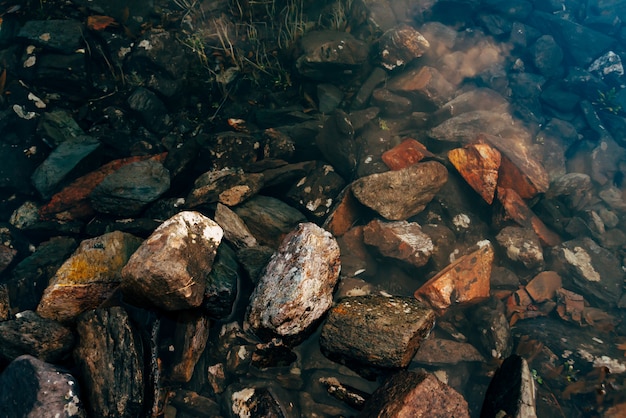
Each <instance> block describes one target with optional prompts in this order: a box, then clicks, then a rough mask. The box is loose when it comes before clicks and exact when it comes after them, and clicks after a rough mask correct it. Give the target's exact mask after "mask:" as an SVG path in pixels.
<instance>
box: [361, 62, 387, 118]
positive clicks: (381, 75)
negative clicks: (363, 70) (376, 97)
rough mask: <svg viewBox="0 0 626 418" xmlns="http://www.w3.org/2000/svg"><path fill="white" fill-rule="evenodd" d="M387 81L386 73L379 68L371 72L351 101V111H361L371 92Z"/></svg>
mask: <svg viewBox="0 0 626 418" xmlns="http://www.w3.org/2000/svg"><path fill="white" fill-rule="evenodd" d="M386 79H387V72H386V71H385V70H383V69H382V68H380V67H376V68H374V69H373V70H372V72H371V73H370V75H369V76H368V77H367V79H366V80H365V82H363V84H361V87H360V88H359V91H358V92H357V94H356V96H354V99H352V109H353V110H356V109H362V108H364V107H365V105H366V104H367V103H368V100H369V98H370V96H371V95H372V92H373V91H374V89H375V88H376V87H378V86H379V85H380V84H382V83H383V82H384V81H385V80H386Z"/></svg>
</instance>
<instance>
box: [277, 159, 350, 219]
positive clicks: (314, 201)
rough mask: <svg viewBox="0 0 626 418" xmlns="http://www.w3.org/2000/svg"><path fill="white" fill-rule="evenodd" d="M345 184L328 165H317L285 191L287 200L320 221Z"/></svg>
mask: <svg viewBox="0 0 626 418" xmlns="http://www.w3.org/2000/svg"><path fill="white" fill-rule="evenodd" d="M345 185H346V183H345V181H344V179H343V178H342V177H341V176H340V175H339V174H337V173H336V172H335V170H334V169H333V167H332V166H331V165H328V164H318V165H317V166H316V167H315V168H314V169H313V170H312V171H310V172H309V173H308V174H307V175H306V176H305V177H303V178H301V179H300V180H298V182H297V183H296V184H294V185H293V186H292V187H291V188H290V189H289V190H288V191H287V198H288V199H289V200H291V201H292V202H294V203H295V204H296V207H298V208H299V209H300V210H301V211H303V212H304V213H308V214H309V215H312V216H313V217H315V218H317V219H322V218H324V217H325V216H326V215H328V213H329V212H330V210H331V209H332V207H333V205H334V204H335V198H336V197H337V195H339V193H340V192H341V191H342V190H343V188H344V187H345Z"/></svg>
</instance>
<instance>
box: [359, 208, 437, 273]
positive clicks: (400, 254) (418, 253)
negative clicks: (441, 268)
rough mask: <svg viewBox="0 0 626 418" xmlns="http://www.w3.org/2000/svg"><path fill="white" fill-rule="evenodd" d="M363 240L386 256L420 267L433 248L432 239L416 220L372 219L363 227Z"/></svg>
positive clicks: (427, 258)
mask: <svg viewBox="0 0 626 418" xmlns="http://www.w3.org/2000/svg"><path fill="white" fill-rule="evenodd" d="M363 239H364V242H365V243H366V244H368V245H370V246H373V247H375V248H376V249H377V250H378V251H379V252H380V253H381V254H382V255H384V256H386V257H391V258H395V259H397V260H402V261H405V262H407V263H408V264H410V265H412V266H415V267H422V266H424V265H425V264H426V263H428V260H429V259H430V256H431V254H432V252H433V250H434V245H433V242H432V240H431V239H430V237H429V236H428V235H426V234H425V233H424V232H422V228H421V226H420V225H419V224H418V223H417V222H407V221H396V222H384V221H380V220H377V219H374V220H372V221H371V222H370V223H368V224H367V225H366V226H365V227H364V228H363Z"/></svg>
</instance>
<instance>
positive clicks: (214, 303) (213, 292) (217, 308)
mask: <svg viewBox="0 0 626 418" xmlns="http://www.w3.org/2000/svg"><path fill="white" fill-rule="evenodd" d="M239 280H240V277H239V263H238V262H237V254H236V253H235V251H233V249H232V248H230V247H229V246H228V245H226V244H224V243H222V244H220V246H219V247H218V248H217V254H216V256H215V261H214V262H213V267H212V269H211V273H209V275H208V276H207V282H206V290H205V291H204V302H202V306H203V308H204V309H205V311H206V312H207V313H208V315H209V316H211V317H214V318H218V319H221V318H226V317H227V316H229V315H230V313H231V311H232V309H233V303H234V302H235V298H236V296H237V288H238V286H239Z"/></svg>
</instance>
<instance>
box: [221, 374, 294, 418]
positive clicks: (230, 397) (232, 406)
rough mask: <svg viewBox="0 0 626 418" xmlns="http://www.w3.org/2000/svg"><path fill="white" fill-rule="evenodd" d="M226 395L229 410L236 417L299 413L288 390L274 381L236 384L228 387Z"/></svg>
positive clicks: (286, 415) (282, 415)
mask: <svg viewBox="0 0 626 418" xmlns="http://www.w3.org/2000/svg"><path fill="white" fill-rule="evenodd" d="M225 397H226V404H227V407H228V410H229V411H231V416H232V417H234V418H246V417H254V416H266V417H290V416H298V415H299V413H298V411H296V410H295V409H296V408H295V406H294V403H293V402H291V401H290V399H289V397H288V395H287V393H286V391H285V390H284V389H282V388H281V387H280V386H278V384H277V383H276V382H273V381H258V382H254V383H251V384H249V385H246V384H234V385H231V386H229V387H228V389H227V391H226V393H225Z"/></svg>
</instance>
